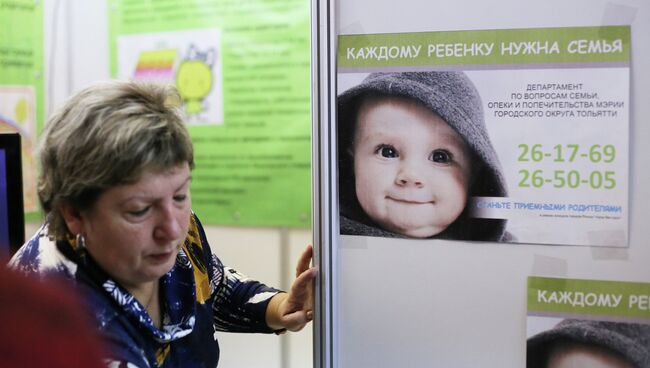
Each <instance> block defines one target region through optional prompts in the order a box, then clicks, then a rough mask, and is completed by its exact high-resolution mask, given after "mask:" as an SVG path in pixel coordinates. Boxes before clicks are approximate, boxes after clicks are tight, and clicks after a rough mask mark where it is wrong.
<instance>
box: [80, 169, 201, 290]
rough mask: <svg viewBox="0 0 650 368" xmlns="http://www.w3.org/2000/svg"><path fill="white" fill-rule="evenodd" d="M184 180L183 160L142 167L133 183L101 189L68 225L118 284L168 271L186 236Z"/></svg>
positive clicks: (186, 173)
mask: <svg viewBox="0 0 650 368" xmlns="http://www.w3.org/2000/svg"><path fill="white" fill-rule="evenodd" d="M190 179H191V177H190V169H189V165H188V164H187V163H184V164H182V165H179V166H176V167H174V168H172V169H169V170H167V171H162V172H151V171H147V172H145V173H144V174H143V175H142V177H141V178H140V180H138V181H137V182H135V183H133V184H126V185H118V186H115V187H113V188H110V189H108V190H106V191H105V192H104V193H102V194H101V195H100V197H99V199H98V200H97V202H96V203H95V205H94V206H93V207H92V208H91V209H90V210H87V211H83V212H81V213H80V214H79V215H78V216H77V218H78V222H77V223H76V224H75V223H72V224H71V223H70V222H69V221H67V222H68V228H69V229H70V230H71V231H72V232H73V233H74V234H76V233H79V232H81V234H83V235H84V237H85V240H86V248H87V250H88V252H89V253H90V255H92V257H93V259H94V260H95V261H96V262H97V263H98V264H99V265H100V266H101V267H102V269H104V271H106V272H107V273H108V274H109V275H110V276H111V277H113V278H114V279H115V280H116V281H117V282H119V283H120V284H121V285H122V286H123V287H125V288H127V289H131V288H137V287H140V286H142V285H144V284H146V283H150V282H152V281H156V280H158V279H159V278H160V277H161V276H163V275H164V274H165V273H167V272H168V271H169V270H171V268H172V267H173V265H174V262H175V260H176V255H177V254H178V251H179V249H180V246H181V245H182V243H183V241H184V239H185V237H186V234H187V230H188V226H189V220H190V211H191V209H190V207H191V206H190V194H189V187H190ZM71 225H72V226H71ZM74 226H80V229H79V230H78V231H76V230H77V229H73V228H72V227H74Z"/></svg>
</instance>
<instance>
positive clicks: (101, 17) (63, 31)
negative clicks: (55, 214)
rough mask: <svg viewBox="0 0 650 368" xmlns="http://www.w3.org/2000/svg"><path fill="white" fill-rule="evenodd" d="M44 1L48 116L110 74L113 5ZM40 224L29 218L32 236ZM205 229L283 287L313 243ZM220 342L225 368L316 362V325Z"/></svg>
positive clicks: (237, 260)
mask: <svg viewBox="0 0 650 368" xmlns="http://www.w3.org/2000/svg"><path fill="white" fill-rule="evenodd" d="M44 5H45V7H44V19H45V25H44V33H45V42H44V44H45V48H46V49H45V55H46V56H45V65H46V71H45V76H46V87H45V88H46V101H45V103H46V104H45V106H46V116H47V115H49V113H51V112H52V110H53V109H56V108H57V107H58V106H61V104H62V103H63V102H64V100H65V99H66V98H67V97H68V96H70V94H72V93H74V92H76V91H78V90H80V89H81V88H83V87H85V86H87V85H89V84H90V83H92V82H94V81H97V80H104V79H108V78H109V51H108V19H107V8H108V5H107V4H106V2H105V1H103V0H67V1H66V0H45V1H44ZM199 215H200V214H199ZM38 225H39V224H37V223H28V224H27V226H26V234H27V236H30V235H31V234H33V233H34V232H35V231H36V229H37V227H38ZM206 233H207V236H208V239H209V241H210V245H211V247H212V249H213V250H214V251H215V253H216V254H217V255H218V256H219V257H220V258H221V259H222V260H223V261H224V263H225V264H227V265H228V266H232V267H235V268H236V269H238V270H239V271H241V272H243V273H245V274H247V275H248V276H250V277H253V278H256V279H258V280H260V281H263V282H265V283H267V284H268V285H271V286H275V287H280V288H282V289H288V287H289V286H290V282H291V281H292V280H293V276H294V275H293V274H294V270H295V262H296V261H297V259H298V256H299V254H300V252H301V251H302V250H303V249H304V247H305V246H306V245H307V244H310V243H311V242H312V240H311V239H312V237H311V231H310V230H307V229H276V228H244V227H240V228H229V227H218V226H206ZM219 343H220V345H221V359H220V363H219V366H220V367H226V368H227V367H240V368H246V367H250V368H259V367H265V368H266V367H268V368H274V367H278V368H280V367H281V368H299V367H300V368H302V367H310V366H311V365H312V328H311V325H310V326H308V327H307V328H305V329H304V330H303V331H301V332H299V333H288V334H285V335H282V336H279V337H278V336H275V335H251V334H226V333H222V334H221V335H220V337H219ZM251 347H254V349H253V350H251ZM251 352H253V353H251Z"/></svg>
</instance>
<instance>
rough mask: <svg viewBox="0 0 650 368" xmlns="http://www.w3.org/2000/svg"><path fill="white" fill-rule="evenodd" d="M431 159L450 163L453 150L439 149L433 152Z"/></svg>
mask: <svg viewBox="0 0 650 368" xmlns="http://www.w3.org/2000/svg"><path fill="white" fill-rule="evenodd" d="M430 160H431V161H433V162H435V163H439V164H448V163H449V162H451V152H449V151H447V150H443V149H437V150H435V151H433V152H431V157H430Z"/></svg>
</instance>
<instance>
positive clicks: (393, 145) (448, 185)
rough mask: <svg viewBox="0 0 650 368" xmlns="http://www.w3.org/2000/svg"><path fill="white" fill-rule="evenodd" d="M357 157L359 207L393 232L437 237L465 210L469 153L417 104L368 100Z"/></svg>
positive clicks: (449, 130)
mask: <svg viewBox="0 0 650 368" xmlns="http://www.w3.org/2000/svg"><path fill="white" fill-rule="evenodd" d="M353 157H354V173H355V178H356V194H357V198H358V200H359V204H360V205H361V208H363V210H364V211H365V212H366V214H367V215H368V216H369V217H370V218H371V219H372V220H373V221H375V222H376V223H378V224H379V225H381V226H382V227H384V228H386V229H388V230H391V231H393V232H396V233H399V234H404V235H407V236H410V237H416V238H426V237H431V236H434V235H436V234H439V233H440V232H442V231H443V230H445V229H446V228H447V227H448V226H449V225H450V224H451V223H453V222H454V221H455V220H456V218H458V216H460V214H461V213H462V212H463V209H464V208H465V204H466V202H467V198H468V189H469V183H470V177H471V162H470V151H469V148H468V146H467V144H466V143H465V141H464V140H463V138H462V137H461V136H460V135H459V134H458V133H456V132H455V131H454V130H453V129H452V128H451V127H449V125H448V124H447V122H445V121H444V120H443V119H442V118H441V117H440V116H438V115H437V114H436V113H434V112H432V111H430V110H429V109H426V108H425V107H424V106H422V105H421V104H419V103H417V102H415V101H412V100H408V99H405V98H400V97H377V98H366V100H365V101H364V102H363V103H362V104H361V106H360V108H359V112H358V115H357V127H356V132H355V137H354V143H353Z"/></svg>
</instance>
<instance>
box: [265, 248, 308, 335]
mask: <svg viewBox="0 0 650 368" xmlns="http://www.w3.org/2000/svg"><path fill="white" fill-rule="evenodd" d="M313 250H314V249H313V247H312V246H311V245H309V246H307V248H305V250H304V251H303V253H302V255H301V256H300V259H299V260H298V265H297V266H296V279H295V280H294V281H293V284H292V285H291V289H290V290H289V292H288V293H279V294H277V295H275V296H274V297H273V298H272V299H271V301H270V302H269V305H268V307H267V308H266V324H267V325H268V326H269V327H270V328H272V329H274V330H280V329H287V330H289V331H300V330H302V328H303V327H305V325H306V324H307V323H308V322H310V321H311V320H312V319H313V318H314V312H313V310H312V308H313V305H312V304H313V302H312V295H313V290H314V278H315V277H316V274H317V273H318V270H317V269H316V268H315V267H310V263H311V258H312V254H313Z"/></svg>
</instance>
